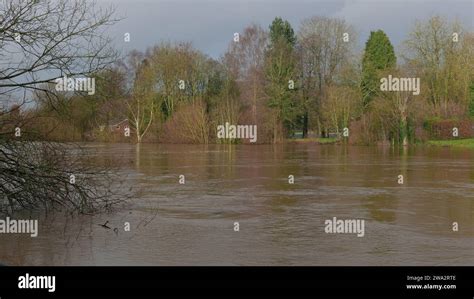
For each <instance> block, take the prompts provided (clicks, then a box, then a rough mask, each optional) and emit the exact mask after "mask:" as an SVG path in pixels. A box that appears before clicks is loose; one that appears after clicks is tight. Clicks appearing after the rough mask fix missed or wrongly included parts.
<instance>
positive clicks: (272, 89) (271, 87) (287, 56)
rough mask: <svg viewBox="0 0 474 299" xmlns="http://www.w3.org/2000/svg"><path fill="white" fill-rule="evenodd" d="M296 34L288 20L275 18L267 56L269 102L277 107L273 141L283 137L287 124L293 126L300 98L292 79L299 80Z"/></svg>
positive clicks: (275, 108) (275, 109)
mask: <svg viewBox="0 0 474 299" xmlns="http://www.w3.org/2000/svg"><path fill="white" fill-rule="evenodd" d="M295 44H296V36H295V33H294V30H293V28H292V27H291V25H290V23H288V21H283V20H282V19H281V18H275V19H274V20H273V22H272V24H271V25H270V45H269V48H268V50H267V51H266V57H265V75H266V80H267V84H266V88H265V90H266V94H267V96H268V102H267V105H268V107H270V108H271V109H272V110H273V115H272V120H271V126H272V129H273V134H272V135H273V138H272V139H273V142H277V141H278V140H279V139H281V138H282V137H283V136H282V133H283V132H282V129H283V127H284V128H285V129H286V130H291V127H292V124H293V122H294V119H295V116H296V101H295V96H294V95H293V94H292V93H293V92H294V90H292V89H291V88H290V85H292V84H290V80H293V84H295V83H294V81H296V74H295V65H296V60H295V55H294V45H295Z"/></svg>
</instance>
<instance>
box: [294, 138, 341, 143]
mask: <svg viewBox="0 0 474 299" xmlns="http://www.w3.org/2000/svg"><path fill="white" fill-rule="evenodd" d="M337 141H338V139H337V138H292V139H287V142H290V143H316V144H330V143H336V142H337Z"/></svg>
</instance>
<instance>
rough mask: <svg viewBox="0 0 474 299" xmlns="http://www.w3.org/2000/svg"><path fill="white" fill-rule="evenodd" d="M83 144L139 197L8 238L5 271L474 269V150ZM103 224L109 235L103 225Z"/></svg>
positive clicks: (0, 252) (1, 251)
mask: <svg viewBox="0 0 474 299" xmlns="http://www.w3.org/2000/svg"><path fill="white" fill-rule="evenodd" d="M86 148H88V149H89V150H90V151H91V153H92V152H93V153H94V155H96V156H97V158H99V159H102V158H104V159H110V158H111V157H113V159H114V160H117V161H119V162H120V163H121V164H122V167H121V172H123V175H127V180H126V181H125V183H124V184H125V185H126V186H124V187H128V186H130V187H133V188H134V190H138V193H136V194H135V195H134V197H133V198H132V199H131V200H130V201H129V203H128V204H127V205H126V206H121V207H119V208H116V209H115V211H112V212H108V213H105V214H101V215H96V216H75V217H73V218H71V217H63V216H62V215H49V216H48V218H46V219H44V218H41V220H40V227H39V234H38V237H36V238H31V237H29V236H25V235H2V236H0V238H1V242H0V262H1V263H5V264H7V265H474V217H473V216H474V150H469V149H449V148H433V147H413V148H410V149H408V151H405V152H403V151H400V150H398V149H396V150H394V149H391V148H380V147H354V146H341V145H314V144H288V145H280V146H272V145H254V146H253V145H237V146H231V147H229V146H219V145H209V146H202V145H197V146H196V145H157V144H142V145H141V146H140V147H139V148H138V147H137V146H136V145H132V144H87V145H86ZM180 175H182V176H184V177H180ZM291 175H292V176H294V184H290V183H289V176H291ZM399 175H402V176H403V184H399V181H398V180H399ZM180 178H181V182H183V180H184V184H180ZM333 217H337V218H338V219H363V220H364V221H365V233H364V236H363V237H358V236H357V235H355V234H328V233H326V232H325V221H326V220H328V219H333ZM106 221H108V224H107V225H108V226H109V227H110V228H111V229H106V228H104V227H102V226H100V225H99V224H103V223H105V222H106ZM236 222H238V228H239V230H238V231H235V228H236ZM454 222H456V224H454ZM128 224H129V225H130V231H126V227H127V226H128ZM454 226H456V227H457V231H456V230H454V231H453V227H454ZM114 228H117V229H116V230H115V231H114Z"/></svg>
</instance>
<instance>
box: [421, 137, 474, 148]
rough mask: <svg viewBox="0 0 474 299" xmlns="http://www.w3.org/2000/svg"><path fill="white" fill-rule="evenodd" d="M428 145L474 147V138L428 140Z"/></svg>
mask: <svg viewBox="0 0 474 299" xmlns="http://www.w3.org/2000/svg"><path fill="white" fill-rule="evenodd" d="M428 144H429V145H434V146H449V147H466V148H474V138H471V139H456V140H430V141H428Z"/></svg>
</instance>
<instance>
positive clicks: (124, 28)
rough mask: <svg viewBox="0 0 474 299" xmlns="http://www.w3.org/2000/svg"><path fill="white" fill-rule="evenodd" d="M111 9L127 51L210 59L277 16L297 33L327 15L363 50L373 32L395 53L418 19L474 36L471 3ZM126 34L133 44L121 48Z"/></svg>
mask: <svg viewBox="0 0 474 299" xmlns="http://www.w3.org/2000/svg"><path fill="white" fill-rule="evenodd" d="M99 3H100V4H101V5H108V4H112V5H114V6H116V8H117V14H118V15H119V16H122V17H124V18H125V19H124V20H122V21H120V22H119V23H118V24H116V25H115V26H114V27H113V28H111V35H112V36H113V37H114V38H115V40H116V42H117V44H118V46H120V47H123V48H124V50H125V51H127V50H131V49H138V50H145V49H146V48H147V47H150V46H153V45H155V44H157V43H159V42H160V41H191V42H192V43H193V45H194V46H195V47H196V48H197V49H199V50H201V51H203V52H204V53H206V54H208V55H210V56H211V57H214V58H218V57H219V56H221V55H222V54H223V53H224V52H225V50H226V49H227V46H228V44H229V42H230V41H231V40H232V37H233V33H234V32H242V29H243V28H245V27H246V26H247V25H249V24H251V23H252V22H254V23H257V24H260V25H261V26H262V27H264V28H268V26H269V24H270V23H271V21H272V20H273V19H274V18H275V17H276V16H281V17H282V18H283V19H286V20H288V21H289V22H290V23H291V25H292V26H293V28H294V29H295V31H297V30H298V27H299V26H300V23H301V21H302V20H303V19H305V18H308V17H311V16H314V15H324V16H328V17H340V18H343V19H345V20H346V21H347V22H348V23H350V24H352V25H354V26H355V28H356V30H357V31H358V33H359V38H358V44H359V46H362V45H363V44H364V43H365V41H366V40H367V38H368V36H369V33H370V31H371V30H377V29H383V30H384V31H385V32H386V33H387V34H388V36H389V37H390V39H391V40H392V43H393V44H394V45H395V46H396V47H397V46H398V45H399V44H400V42H401V41H402V40H404V39H405V38H406V36H407V33H408V32H409V30H410V28H411V27H412V25H413V22H414V21H415V20H416V19H419V20H425V19H427V18H429V17H430V16H433V15H435V14H439V15H442V16H445V17H447V18H449V19H454V18H457V19H459V20H460V21H461V22H462V23H463V24H464V26H466V27H467V28H468V29H469V30H471V31H472V30H473V27H474V26H473V18H474V17H473V15H474V1H473V0H414V1H413V0H412V1H405V0H352V1H351V0H346V1H343V0H332V1H322V0H254V1H250V0H154V1H153V0H99ZM124 32H129V33H130V34H131V42H130V43H128V44H127V43H124V42H123V34H124Z"/></svg>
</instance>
